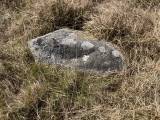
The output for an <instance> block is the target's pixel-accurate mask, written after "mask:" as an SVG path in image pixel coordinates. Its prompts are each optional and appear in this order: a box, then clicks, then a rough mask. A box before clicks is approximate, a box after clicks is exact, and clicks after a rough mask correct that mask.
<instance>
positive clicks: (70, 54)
mask: <svg viewBox="0 0 160 120" xmlns="http://www.w3.org/2000/svg"><path fill="white" fill-rule="evenodd" d="M84 36H85V35H83V33H82V32H79V31H72V30H69V29H60V30H57V31H55V32H52V33H49V34H46V35H44V36H41V37H38V38H35V39H32V40H30V41H28V44H29V47H30V50H31V52H32V54H33V55H34V58H35V61H38V62H41V63H44V62H49V63H51V64H55V65H57V66H64V67H71V68H77V70H85V71H91V72H98V73H101V72H105V73H109V72H112V71H120V70H122V69H123V60H122V59H123V56H122V54H121V52H120V51H118V50H117V49H115V47H113V45H112V44H109V43H105V42H101V41H97V40H93V39H88V38H89V37H88V38H86V37H84Z"/></svg>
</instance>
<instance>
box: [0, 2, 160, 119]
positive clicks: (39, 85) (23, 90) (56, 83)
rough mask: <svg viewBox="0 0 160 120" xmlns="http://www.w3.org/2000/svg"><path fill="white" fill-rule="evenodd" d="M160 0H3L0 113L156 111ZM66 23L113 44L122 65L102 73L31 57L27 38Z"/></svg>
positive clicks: (43, 115) (57, 115)
mask: <svg viewBox="0 0 160 120" xmlns="http://www.w3.org/2000/svg"><path fill="white" fill-rule="evenodd" d="M158 5H159V1H158V0H153V1H148V0H133V1H130V0H121V1H118V0H106V1H105V0H76V1H73V0H40V1H38V2H37V1H35V0H26V1H22V0H18V1H17V0H2V1H1V2H0V18H1V20H0V36H1V40H0V46H1V47H0V119H2V120H3V119H4V120H5V119H9V120H10V119H11V120H17V119H20V120H21V119H31V120H32V119H45V120H52V119H55V120H56V119H58V120H59V119H62V120H63V119H66V120H78V119H84V120H88V119H91V120H94V119H95V120H97V119H98V120H99V119H100V120H101V119H108V120H128V119H129V120H130V119H133V120H151V119H153V120H158V119H160V112H159V111H160V96H159V95H160V74H159V73H160V59H159V56H160V32H159V31H160V24H159V23H160V10H159V6H158ZM66 27H67V28H71V29H75V30H82V31H84V32H89V33H90V34H92V35H93V36H95V37H96V38H98V39H99V40H103V41H107V42H111V43H113V44H115V45H117V46H118V47H119V49H120V50H121V51H122V52H123V54H124V56H125V62H126V69H125V70H124V71H122V72H120V73H115V74H111V75H109V76H107V77H106V76H102V75H93V74H88V73H84V72H78V71H75V70H71V71H70V70H62V69H61V68H58V67H56V66H50V65H48V64H43V65H42V64H39V63H35V62H34V58H33V56H32V54H31V52H30V50H29V48H28V45H27V41H28V40H30V39H32V38H35V37H37V36H40V35H44V34H46V33H48V32H52V31H54V30H57V29H60V28H66Z"/></svg>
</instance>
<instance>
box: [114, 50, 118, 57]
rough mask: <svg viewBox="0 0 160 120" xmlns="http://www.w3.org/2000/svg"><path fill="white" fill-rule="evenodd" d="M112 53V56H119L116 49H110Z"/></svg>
mask: <svg viewBox="0 0 160 120" xmlns="http://www.w3.org/2000/svg"><path fill="white" fill-rule="evenodd" d="M112 55H113V56H114V57H119V56H120V52H119V51H118V50H113V51H112Z"/></svg>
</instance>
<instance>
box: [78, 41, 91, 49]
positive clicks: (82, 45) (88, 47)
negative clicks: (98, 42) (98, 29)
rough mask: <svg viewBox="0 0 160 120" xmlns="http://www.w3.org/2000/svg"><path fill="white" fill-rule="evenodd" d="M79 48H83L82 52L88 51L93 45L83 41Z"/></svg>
mask: <svg viewBox="0 0 160 120" xmlns="http://www.w3.org/2000/svg"><path fill="white" fill-rule="evenodd" d="M81 47H82V48H83V50H89V49H91V48H93V47H94V45H93V44H92V43H90V42H88V41H85V42H83V43H82V44H81Z"/></svg>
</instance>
